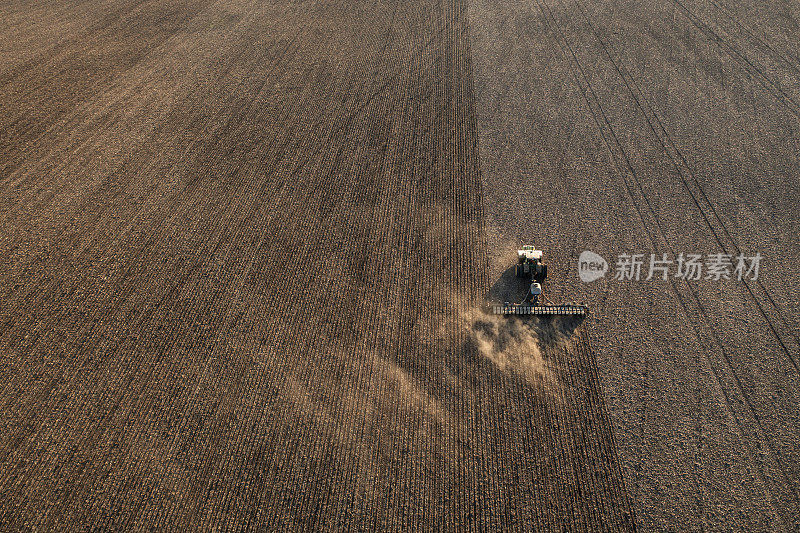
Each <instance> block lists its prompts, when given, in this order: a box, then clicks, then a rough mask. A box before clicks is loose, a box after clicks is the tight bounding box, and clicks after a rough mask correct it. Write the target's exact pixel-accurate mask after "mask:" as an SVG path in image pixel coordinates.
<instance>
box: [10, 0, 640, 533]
mask: <svg viewBox="0 0 800 533" xmlns="http://www.w3.org/2000/svg"><path fill="white" fill-rule="evenodd" d="M466 7H467V6H466V4H465V3H464V2H461V1H453V0H451V1H444V2H433V1H425V0H423V1H414V2H411V1H396V2H388V1H383V0H378V1H373V2H361V1H356V2H319V1H310V2H263V1H255V0H252V1H248V0H219V1H217V2H209V1H201V0H176V1H172V2H164V1H162V0H136V1H134V0H110V1H106V2H99V1H97V0H87V1H65V2H58V3H52V2H34V1H22V2H19V1H17V2H10V1H4V2H2V3H1V4H0V21H2V22H0V25H2V26H0V41H2V45H0V54H2V62H0V109H2V113H0V183H2V190H1V191H0V259H1V261H0V356H1V357H2V359H1V360H0V361H1V362H2V364H1V365H0V387H1V388H2V396H0V402H1V403H0V409H1V410H2V419H1V420H2V426H0V429H1V431H0V487H2V490H0V524H1V528H2V529H4V530H9V529H12V530H13V529H39V530H49V529H59V530H69V531H73V530H79V529H111V528H114V529H152V530H164V529H176V530H187V529H195V528H201V529H211V528H222V529H236V530H238V529H243V528H247V529H252V530H285V529H298V530H299V529H306V530H321V529H323V528H325V529H327V528H341V529H354V528H360V529H379V530H384V529H388V530H395V529H419V528H422V527H425V528H426V529H434V528H435V529H440V528H443V529H454V530H455V529H458V530H463V529H473V530H484V529H488V528H491V529H497V530H500V529H503V530H521V531H530V530H532V529H534V528H536V529H552V530H556V529H562V528H569V529H586V530H589V529H592V530H593V529H597V528H599V527H606V528H615V529H630V528H633V526H634V520H635V517H634V514H633V509H632V506H631V500H630V498H629V497H628V492H627V491H626V489H625V485H624V483H623V480H622V470H621V468H620V464H619V462H618V460H617V453H616V448H617V446H618V444H616V443H615V441H614V436H613V432H612V430H611V428H612V426H611V419H610V417H609V416H608V411H607V409H606V407H605V401H606V400H605V398H606V397H607V396H606V395H604V393H603V392H602V391H601V389H600V387H599V384H600V381H599V377H598V374H597V366H596V363H595V354H594V353H593V352H592V351H591V349H590V346H589V343H588V339H587V337H586V336H585V334H584V332H585V331H586V324H580V323H576V322H568V321H556V320H554V321H549V322H547V321H545V322H542V323H541V324H540V325H539V326H538V327H536V328H533V327H532V326H531V325H530V324H528V323H524V322H518V321H514V320H509V321H505V320H504V321H498V320H494V319H491V318H487V317H484V316H481V315H480V314H479V313H478V312H477V311H476V308H477V307H479V306H480V304H481V302H482V301H483V296H484V294H485V293H486V292H487V291H488V290H489V289H490V288H492V286H493V285H495V286H496V282H497V279H498V278H499V276H495V277H494V278H491V277H490V271H489V267H488V265H489V263H488V261H487V257H488V252H489V250H488V249H487V245H486V242H487V241H486V230H485V218H484V203H485V202H484V196H483V195H484V192H483V182H482V176H481V173H480V167H479V153H478V137H477V129H476V127H477V124H476V117H475V109H476V102H475V98H474V94H473V74H472V66H471V61H472V52H471V49H470V46H471V45H470V38H471V35H472V34H471V33H470V31H469V28H468V18H467V10H466ZM498 179H499V178H498ZM487 183H488V184H493V183H495V181H494V178H492V179H490V180H488V181H487ZM497 193H498V191H497V190H495V189H493V190H492V191H491V192H490V194H491V195H492V198H493V199H494V197H495V196H496V194H497ZM499 207H500V206H499V205H495V206H492V209H493V210H496V209H499ZM493 212H494V211H493ZM551 222H553V223H554V222H555V221H551ZM553 243H554V242H551V243H550V244H553ZM612 385H613V383H612ZM614 405H615V406H616V407H617V408H619V406H620V400H619V399H618V398H615V399H614ZM620 420H624V419H620ZM641 459H642V460H646V459H647V457H644V456H642V457H641Z"/></svg>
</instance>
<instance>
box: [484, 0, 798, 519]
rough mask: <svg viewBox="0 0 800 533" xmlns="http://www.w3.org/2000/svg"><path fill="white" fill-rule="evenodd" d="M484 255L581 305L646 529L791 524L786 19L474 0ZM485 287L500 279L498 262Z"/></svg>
mask: <svg viewBox="0 0 800 533" xmlns="http://www.w3.org/2000/svg"><path fill="white" fill-rule="evenodd" d="M469 13H470V15H469V22H470V28H471V34H472V36H473V38H472V40H471V48H472V51H473V71H474V80H475V101H476V104H475V108H476V112H477V115H478V132H479V146H480V153H481V158H480V166H481V171H482V174H483V178H484V205H485V213H486V228H487V236H488V243H489V246H488V250H489V253H490V254H496V253H498V254H499V253H501V252H502V251H504V250H506V249H507V248H508V247H509V246H513V245H514V244H516V243H519V242H521V241H528V240H533V241H534V242H535V243H536V244H537V245H538V246H539V247H541V248H544V249H545V250H547V251H549V252H550V264H551V267H550V268H551V271H552V272H554V273H555V275H557V276H559V279H558V281H557V282H554V283H551V289H552V290H553V293H552V294H553V296H554V297H556V298H557V297H563V298H570V299H572V298H574V299H575V300H583V301H587V302H589V303H591V305H592V306H593V308H594V313H593V318H592V319H591V320H590V321H589V322H588V323H587V324H586V325H585V326H586V328H587V331H588V334H589V338H590V341H591V344H592V347H593V349H594V352H595V353H596V354H597V359H598V367H599V371H600V381H601V384H602V387H601V388H602V390H603V391H604V395H605V398H606V401H607V402H608V405H609V410H610V413H611V418H612V420H613V426H614V431H615V435H616V442H617V443H618V451H619V455H620V461H621V463H622V465H623V473H624V476H623V477H624V479H625V482H626V487H627V490H628V493H629V494H630V497H631V499H632V501H633V505H634V511H635V515H636V521H637V525H638V526H640V527H641V528H642V529H648V530H649V529H664V528H670V527H674V528H676V529H696V530H700V529H721V530H730V529H741V530H745V531H762V530H797V529H798V528H800V522H799V521H798V520H800V518H798V517H800V499H799V496H798V495H799V494H800V409H799V408H798V406H800V386H799V385H800V373H799V372H798V362H800V344H799V343H798V338H800V326H799V325H800V313H798V305H799V304H800V292H799V291H798V288H797V287H798V286H797V283H796V280H797V279H798V275H797V267H798V264H800V246H798V245H799V244H800V239H798V231H797V227H798V223H800V220H799V219H800V209H799V208H798V206H800V185H799V183H800V181H799V180H800V142H799V141H800V136H798V129H800V123H799V122H798V115H799V114H800V44H798V43H800V25H799V23H800V6H798V4H797V3H796V2H790V1H784V0H769V1H766V2H750V1H745V2H733V1H731V0H695V1H692V2H686V1H684V0H672V1H667V2H656V1H625V2H620V1H603V0H601V1H596V2H588V1H586V0H533V1H531V2H524V3H520V2H511V1H505V0H500V1H489V0H474V1H471V2H470V6H469ZM583 250H592V251H594V252H597V253H599V254H601V255H602V256H604V257H605V258H606V259H607V260H609V261H611V262H612V268H613V261H615V259H616V256H617V254H620V253H645V254H650V253H657V254H662V253H669V254H670V255H671V256H672V257H673V258H674V257H675V256H676V255H677V254H678V253H679V252H686V253H693V252H705V253H713V252H721V253H730V254H737V253H739V252H740V251H742V252H746V253H747V254H748V255H749V254H753V253H755V252H760V253H761V254H763V256H764V260H763V262H762V268H761V275H760V277H759V279H758V280H757V281H748V282H747V283H741V282H738V281H727V282H713V281H693V282H682V281H680V282H679V281H674V280H673V281H672V282H658V281H649V282H646V281H641V282H635V281H626V282H623V281H614V280H613V279H609V277H610V275H609V276H607V277H606V278H604V280H602V281H596V282H594V283H593V284H587V285H585V284H582V283H581V282H580V281H579V279H578V276H577V257H578V254H580V253H581V252H582V251H583ZM493 264H494V265H495V266H493V268H492V269H491V270H490V273H489V274H490V278H493V277H496V276H497V275H499V272H500V271H501V270H502V268H504V265H505V263H504V262H503V261H495V262H494V263H493Z"/></svg>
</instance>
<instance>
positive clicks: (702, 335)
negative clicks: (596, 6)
mask: <svg viewBox="0 0 800 533" xmlns="http://www.w3.org/2000/svg"><path fill="white" fill-rule="evenodd" d="M545 5H546V4H543V3H541V2H540V3H539V6H540V8H541V10H542V13H543V16H545V18H547V17H548V15H549V19H550V20H552V21H553V23H554V24H556V25H558V22H557V21H556V18H555V16H554V15H553V13H552V10H551V9H550V8H549V6H547V13H545ZM551 31H554V32H555V29H553V28H552V26H551ZM558 35H560V37H561V39H560V40H559V39H556V40H557V42H558V43H559V46H560V47H562V51H563V52H564V53H565V54H566V53H567V52H569V54H570V57H572V59H573V61H574V64H575V65H577V68H578V71H579V72H580V76H581V77H582V78H583V80H584V82H583V83H581V82H580V80H579V77H578V73H577V72H575V71H574V69H573V76H574V79H575V82H576V84H578V86H579V87H580V88H581V92H582V93H583V95H584V99H585V101H586V103H587V106H588V107H589V109H590V111H591V113H592V115H593V118H594V120H595V122H596V124H597V127H598V130H599V132H600V135H601V136H602V138H603V139H604V142H605V143H606V146H607V147H608V149H609V152H610V153H611V155H612V157H613V159H614V162H615V165H616V166H617V168H618V169H619V171H620V175H621V176H622V179H623V183H624V186H625V189H626V192H627V193H628V195H629V198H630V199H631V202H632V205H633V207H634V208H635V210H636V212H637V214H638V217H639V219H640V221H641V222H642V227H643V229H644V231H645V233H646V234H647V235H648V238H649V239H650V240H651V241H652V250H656V249H666V250H669V251H670V253H672V255H673V256H675V255H676V251H675V250H672V249H671V247H670V246H669V241H668V239H667V238H666V237H665V236H664V233H663V229H662V227H661V225H660V224H658V218H657V215H656V212H655V210H654V209H653V207H652V206H651V205H650V203H649V200H648V198H647V195H646V194H645V192H644V190H643V188H642V185H641V183H640V181H639V180H638V178H637V175H636V171H635V169H634V168H633V165H632V163H631V161H630V158H629V156H628V155H627V154H626V152H625V150H624V148H623V146H622V144H621V143H620V141H619V139H618V137H617V135H616V134H615V132H614V128H613V126H612V125H611V123H610V121H609V119H608V117H607V115H606V114H605V112H604V111H603V108H602V106H601V105H600V100H599V98H598V96H597V94H596V93H595V92H594V90H593V89H592V86H591V84H590V83H589V78H588V76H587V74H586V72H585V70H584V69H583V67H582V66H581V64H580V62H579V61H578V59H577V56H576V54H575V52H574V50H573V49H572V47H571V46H570V44H569V42H568V41H567V39H566V36H565V35H564V33H563V32H562V31H560V29H559V32H558ZM562 43H563V44H562ZM564 46H566V49H565V48H564ZM584 84H585V86H586V89H584V88H583V85H584ZM589 94H591V96H592V98H591V99H590V98H589V96H588V95H589ZM592 99H593V100H594V101H595V103H596V106H597V108H598V111H595V110H594V107H593V106H592V103H591V101H592ZM597 113H599V114H600V116H601V117H602V121H601V120H600V119H599V118H598V116H597ZM648 120H649V119H648ZM601 122H602V123H604V124H605V128H608V130H609V131H610V133H611V137H612V139H613V143H612V142H609V140H608V137H607V136H606V135H605V133H604V129H605V128H604V127H603V125H602V124H601ZM613 147H616V148H617V150H619V152H620V153H621V156H619V155H617V150H615V149H614V148H613ZM621 160H624V164H622V163H621ZM626 176H630V177H631V178H632V180H633V182H634V184H635V187H631V185H630V184H629V183H628V180H627V179H626V178H625V177H626ZM636 190H638V192H639V194H638V195H637V194H635V191H636ZM637 197H638V198H640V200H638V201H637ZM639 201H641V202H642V203H643V205H644V206H645V207H646V210H647V212H644V211H643V209H642V207H641V206H640V205H639ZM648 219H651V220H652V221H653V222H654V223H653V224H651V225H648V224H647V223H646V220H648ZM650 227H655V228H657V231H656V232H655V234H654V233H653V232H651V231H650V230H649V229H648V228H650ZM656 241H660V242H661V246H660V247H659V246H657V243H656ZM670 285H671V287H672V291H673V293H674V295H675V297H676V298H677V300H678V303H679V304H680V306H681V308H682V309H683V311H684V315H685V316H686V319H687V322H688V323H689V324H691V326H692V328H693V330H694V331H695V335H696V338H697V340H698V343H699V344H700V345H701V346H707V344H706V342H705V339H706V338H707V337H711V339H713V344H712V346H707V349H704V350H703V355H704V358H705V360H706V361H707V363H708V365H709V367H710V369H711V370H712V372H713V375H714V376H715V379H716V380H717V382H718V384H719V390H720V391H721V392H722V395H723V399H724V402H725V404H726V408H727V410H728V412H729V413H730V414H731V417H732V418H733V420H734V421H735V423H736V424H737V427H738V428H739V432H740V434H741V435H743V436H744V435H753V436H754V437H753V439H752V440H753V443H751V444H748V445H747V446H748V454H749V456H750V457H751V458H755V457H756V455H757V454H758V456H759V457H762V459H761V460H755V459H753V461H752V462H753V463H754V464H757V465H759V468H760V470H759V472H760V475H759V479H760V480H761V482H762V483H765V484H767V485H768V486H770V487H771V489H770V493H769V496H770V498H771V501H772V505H773V507H774V508H775V509H779V510H780V514H781V517H782V519H783V520H784V524H785V525H787V526H788V525H789V524H792V523H793V522H794V521H795V519H794V517H796V513H795V510H796V507H797V504H795V505H794V506H792V505H787V504H786V503H785V496H786V495H787V494H788V495H789V497H790V498H791V499H793V500H794V501H795V502H799V501H800V500H799V499H798V495H797V491H796V488H795V487H794V486H793V484H792V483H791V481H790V480H791V477H790V475H789V474H788V473H787V469H786V466H785V465H783V464H782V460H781V457H780V455H779V454H778V453H777V452H776V450H775V445H774V443H773V442H772V439H771V438H770V434H769V432H767V431H766V430H765V429H764V427H763V426H762V422H761V419H760V417H759V416H758V414H757V412H756V410H755V408H754V406H753V405H752V403H751V402H750V400H749V398H748V396H747V395H746V394H745V392H744V387H743V385H742V382H741V378H740V377H739V375H738V374H737V373H736V372H735V371H734V368H735V367H734V365H733V364H732V362H731V360H730V355H729V354H728V353H727V351H726V349H725V345H724V343H723V342H722V341H721V339H720V338H719V337H718V335H717V333H716V331H715V330H714V329H713V328H711V327H709V326H707V324H711V321H710V319H709V316H708V313H707V312H706V310H705V307H704V306H703V304H702V302H701V300H700V296H699V294H698V293H697V291H696V290H695V289H694V288H693V287H692V286H691V284H689V283H686V282H684V283H683V284H682V285H685V287H686V288H688V289H689V292H690V293H691V295H692V297H693V303H690V302H687V301H686V300H685V299H684V297H683V293H682V292H681V291H680V290H679V288H678V284H677V283H676V281H675V280H674V279H670ZM692 310H694V311H696V312H692ZM698 314H699V315H700V316H701V317H702V319H701V320H699V321H698V320H696V319H693V318H691V317H694V316H697V315H698ZM767 322H768V323H769V320H768V319H767ZM778 341H779V342H781V338H780V337H778ZM784 347H785V346H784ZM709 354H719V355H720V356H721V361H720V362H717V361H716V360H715V359H714V358H712V357H710V356H709ZM790 357H791V356H790ZM731 391H734V392H735V397H734V398H732V397H731ZM642 403H644V402H642ZM742 409H743V410H744V413H740V411H741V410H742ZM644 412H646V409H643V413H644ZM743 425H745V426H747V429H745V428H744V427H743ZM641 427H642V428H644V424H641ZM762 448H766V450H762ZM764 456H766V457H769V460H767V461H764V460H763V457H764ZM765 462H766V463H769V464H766V465H765V464H764V463H765ZM776 477H778V478H779V480H778V481H776V480H775V478H776Z"/></svg>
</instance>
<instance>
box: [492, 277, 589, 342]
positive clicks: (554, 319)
mask: <svg viewBox="0 0 800 533" xmlns="http://www.w3.org/2000/svg"><path fill="white" fill-rule="evenodd" d="M515 266H516V265H511V266H510V267H509V268H507V269H506V270H504V271H503V273H502V274H501V275H500V277H499V278H498V279H497V280H496V281H495V282H494V283H493V284H492V286H491V288H490V289H489V292H488V293H487V295H486V303H487V304H488V305H490V306H491V305H497V304H502V303H503V302H512V303H513V302H520V301H522V299H523V298H524V297H525V296H526V295H527V293H528V288H529V287H530V283H531V282H530V280H527V279H524V278H518V277H517V276H516V275H515ZM547 284H548V282H545V283H544V290H545V299H544V301H545V302H547V288H548V287H547ZM555 303H558V302H555ZM585 319H586V317H585V316H582V315H581V316H514V317H504V318H503V320H506V321H514V322H516V321H522V322H525V323H527V324H526V325H527V326H528V327H530V328H532V329H533V330H535V331H536V334H537V336H538V338H539V339H540V341H541V342H542V343H545V344H551V343H555V342H558V341H559V340H563V339H564V338H566V337H570V336H572V334H573V332H574V331H575V329H576V328H577V327H578V326H580V325H581V324H582V323H583V322H584V320H585Z"/></svg>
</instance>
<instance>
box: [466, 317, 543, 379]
mask: <svg viewBox="0 0 800 533" xmlns="http://www.w3.org/2000/svg"><path fill="white" fill-rule="evenodd" d="M460 321H461V322H462V326H463V327H464V329H465V330H466V333H467V338H468V339H469V340H470V341H471V342H472V343H473V344H474V345H475V346H476V347H477V350H478V353H479V354H480V355H481V357H484V358H486V359H488V360H489V361H491V362H492V363H493V364H494V365H495V366H496V367H497V368H498V370H500V371H501V372H508V373H512V374H516V375H517V376H519V377H522V378H523V379H525V380H526V381H527V382H528V383H530V384H531V385H533V386H535V387H538V388H541V389H542V390H544V391H548V392H553V391H554V390H555V389H554V386H555V385H556V382H557V377H556V373H555V371H554V369H553V368H552V367H551V365H550V363H549V362H548V361H547V360H546V359H545V358H544V357H543V355H542V343H541V341H540V338H539V333H538V331H537V330H536V329H535V328H534V327H533V326H532V325H531V324H530V323H529V322H528V321H525V320H521V319H519V318H518V317H514V316H498V315H492V314H488V313H486V312H484V311H482V310H480V309H476V308H468V309H465V310H464V311H462V312H461V313H460Z"/></svg>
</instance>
